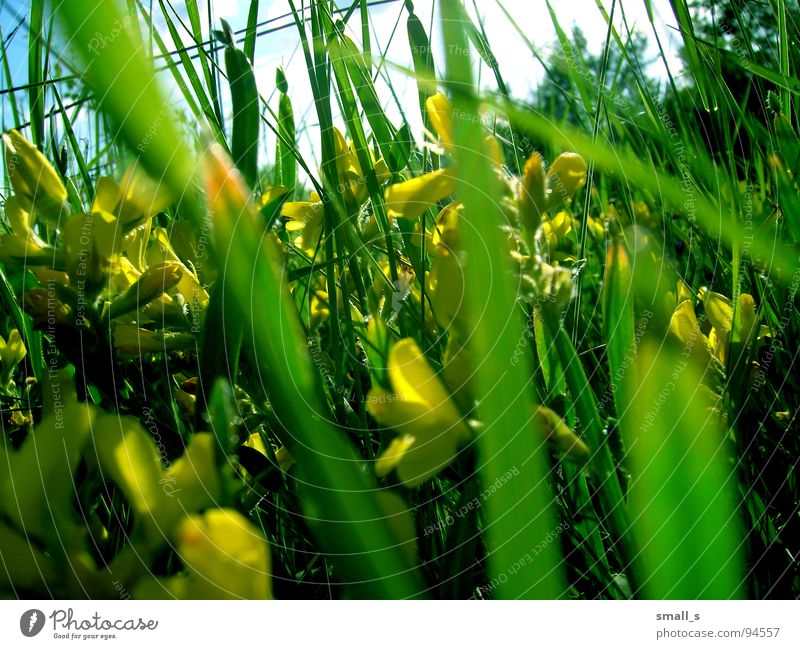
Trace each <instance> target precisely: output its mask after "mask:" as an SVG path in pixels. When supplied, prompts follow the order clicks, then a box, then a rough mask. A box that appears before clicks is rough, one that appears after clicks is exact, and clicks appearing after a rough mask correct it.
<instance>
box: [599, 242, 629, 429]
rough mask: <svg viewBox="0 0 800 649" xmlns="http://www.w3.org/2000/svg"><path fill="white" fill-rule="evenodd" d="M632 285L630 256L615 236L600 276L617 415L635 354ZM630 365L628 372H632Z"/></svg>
mask: <svg viewBox="0 0 800 649" xmlns="http://www.w3.org/2000/svg"><path fill="white" fill-rule="evenodd" d="M634 295H635V293H634V287H633V276H632V272H631V263H630V258H629V257H628V251H627V250H626V249H625V244H624V243H623V242H622V240H621V239H620V238H619V237H615V238H614V240H612V241H610V242H609V245H608V252H607V254H606V268H605V276H604V278H603V298H602V306H603V338H604V339H605V342H606V358H607V359H608V370H609V374H610V376H611V387H612V389H613V392H614V405H615V406H616V409H617V414H618V415H619V414H620V413H622V412H624V410H625V407H626V406H627V404H628V403H629V401H630V400H629V399H628V398H626V396H625V387H626V385H627V384H626V381H625V375H626V373H627V372H628V371H629V369H628V368H629V367H630V366H631V365H632V362H633V355H634V354H635V353H636V349H635V342H634V313H633V302H634ZM632 369H633V368H631V370H630V371H632Z"/></svg>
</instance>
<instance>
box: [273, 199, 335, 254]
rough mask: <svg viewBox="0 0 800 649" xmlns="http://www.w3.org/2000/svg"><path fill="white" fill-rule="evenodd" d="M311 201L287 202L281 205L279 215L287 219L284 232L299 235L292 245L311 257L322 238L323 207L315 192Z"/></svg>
mask: <svg viewBox="0 0 800 649" xmlns="http://www.w3.org/2000/svg"><path fill="white" fill-rule="evenodd" d="M310 198H311V200H308V201H289V202H287V203H284V204H283V207H282V208H281V214H282V215H283V216H285V217H286V218H288V219H289V220H288V221H287V222H286V230H287V231H288V232H296V233H299V234H298V236H297V237H296V238H295V240H294V244H295V245H296V246H297V247H298V248H300V249H301V250H303V251H304V252H305V253H306V254H308V255H313V254H314V250H316V248H317V244H318V243H319V241H320V239H321V237H322V227H323V217H324V205H323V203H322V200H321V199H320V197H319V194H317V192H311V197H310Z"/></svg>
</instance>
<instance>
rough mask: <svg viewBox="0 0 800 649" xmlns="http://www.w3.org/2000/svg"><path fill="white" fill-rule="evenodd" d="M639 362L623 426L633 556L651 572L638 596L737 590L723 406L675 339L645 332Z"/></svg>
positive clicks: (736, 538)
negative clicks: (662, 342) (660, 340)
mask: <svg viewBox="0 0 800 649" xmlns="http://www.w3.org/2000/svg"><path fill="white" fill-rule="evenodd" d="M659 347H660V349H659ZM637 368H638V372H637V375H638V382H637V383H636V384H635V385H631V390H632V391H633V392H635V397H634V400H633V403H632V406H631V411H630V415H629V416H626V417H625V420H624V424H623V434H624V436H625V438H626V446H627V448H628V449H629V453H628V461H629V468H630V471H631V486H630V496H629V498H630V509H631V521H632V525H633V531H634V535H635V538H636V541H637V545H638V547H639V548H640V549H641V554H640V555H639V557H638V558H637V562H638V563H640V564H641V566H642V570H641V573H642V574H644V575H647V579H645V580H644V581H642V583H641V588H642V591H641V593H640V594H641V595H643V596H645V597H647V598H651V599H698V598H700V599H729V598H739V597H741V596H742V595H743V591H742V586H743V570H742V557H741V547H742V537H741V531H740V524H739V518H738V514H737V511H736V510H737V505H736V500H735V496H734V491H735V487H734V485H735V482H734V479H733V476H732V475H731V472H730V469H729V466H730V454H731V452H732V449H729V448H728V444H727V442H726V441H725V440H724V439H723V436H722V430H723V428H722V426H721V419H720V417H721V414H720V412H719V410H716V409H715V408H714V405H715V404H714V403H713V401H712V400H711V399H710V398H709V396H708V394H709V393H708V391H707V390H706V389H705V388H704V386H703V385H702V381H701V379H700V373H699V368H696V367H695V366H694V365H693V363H692V362H691V361H687V360H686V359H685V358H683V357H682V356H681V355H679V353H678V350H673V348H672V347H671V346H669V345H667V346H662V345H659V344H658V343H657V342H656V341H651V340H647V341H646V342H645V343H643V344H642V347H641V350H640V353H639V355H638V358H637Z"/></svg>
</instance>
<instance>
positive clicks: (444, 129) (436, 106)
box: [425, 92, 453, 149]
mask: <svg viewBox="0 0 800 649" xmlns="http://www.w3.org/2000/svg"><path fill="white" fill-rule="evenodd" d="M425 108H426V109H427V111H428V119H429V120H430V122H431V126H433V128H434V129H435V130H436V132H437V133H438V134H439V138H440V139H441V140H442V144H444V146H445V147H446V148H448V149H452V147H453V107H452V105H451V104H450V100H449V99H448V98H447V97H446V96H445V95H443V94H442V93H440V92H439V93H437V94H435V95H432V96H431V97H428V98H427V99H426V100H425Z"/></svg>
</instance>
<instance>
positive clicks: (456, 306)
mask: <svg viewBox="0 0 800 649" xmlns="http://www.w3.org/2000/svg"><path fill="white" fill-rule="evenodd" d="M426 280H427V284H426V288H427V292H428V299H429V300H430V303H431V309H432V310H433V315H434V317H435V318H436V322H438V323H439V326H440V327H442V329H449V328H450V327H451V326H452V325H453V324H458V319H459V317H460V316H461V315H462V313H463V311H464V304H465V300H466V294H465V287H464V264H463V262H462V261H461V257H460V256H459V255H458V253H457V252H452V253H450V254H448V255H441V256H439V257H436V258H435V259H434V260H433V262H432V263H431V269H430V271H429V272H428V275H427V277H426Z"/></svg>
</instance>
